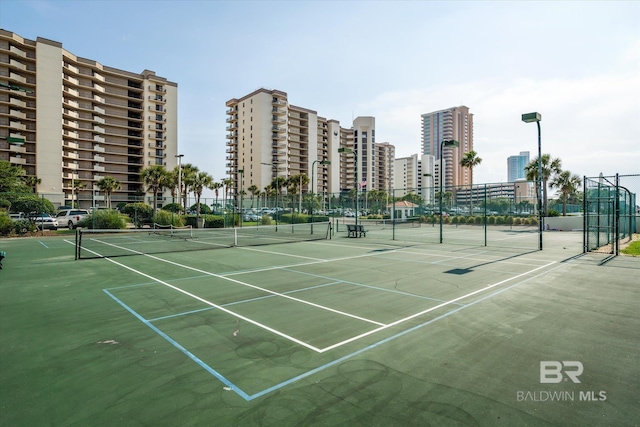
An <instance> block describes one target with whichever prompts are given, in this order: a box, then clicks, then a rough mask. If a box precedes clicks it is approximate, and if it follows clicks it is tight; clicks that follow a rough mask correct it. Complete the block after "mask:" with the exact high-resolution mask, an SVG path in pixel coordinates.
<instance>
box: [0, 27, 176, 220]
mask: <svg viewBox="0 0 640 427" xmlns="http://www.w3.org/2000/svg"><path fill="white" fill-rule="evenodd" d="M0 83H3V84H4V85H13V86H19V87H21V88H24V89H26V90H28V91H32V92H29V93H28V92H25V91H22V90H8V89H7V88H5V87H2V88H0V159H1V160H8V161H9V162H11V163H12V164H14V165H20V166H22V167H23V168H24V169H25V171H26V174H27V175H33V176H37V177H38V178H39V179H40V180H41V183H40V184H39V185H38V186H37V191H38V193H39V194H42V195H45V196H46V197H47V198H48V199H50V200H51V201H52V202H53V203H54V204H56V205H62V204H71V203H72V197H73V200H74V201H76V202H77V203H78V204H79V205H80V207H83V208H86V207H90V206H95V205H98V206H103V205H104V201H103V200H104V196H103V195H100V192H99V189H98V188H97V186H96V182H97V181H98V180H100V179H102V178H103V177H106V176H111V177H113V178H114V179H116V180H118V181H119V182H120V185H121V188H120V189H119V190H117V191H115V192H114V193H113V194H112V196H111V200H112V203H114V204H115V203H118V202H121V201H122V202H129V201H133V200H139V199H140V196H142V195H147V196H150V194H147V193H146V188H145V186H144V183H143V182H142V180H141V177H140V172H141V171H142V170H143V169H144V168H145V167H148V166H151V165H162V166H165V167H166V168H167V169H171V168H173V167H174V166H175V165H176V164H177V161H176V157H175V155H176V153H177V117H178V114H177V95H178V90H177V84H176V83H171V82H168V81H167V79H165V78H162V77H159V76H156V75H155V73H154V72H153V71H148V70H145V71H143V72H142V73H140V74H137V73H132V72H129V71H124V70H119V69H116V68H111V67H107V66H104V65H102V64H100V63H98V62H96V61H94V60H90V59H85V58H80V57H77V56H75V55H74V54H72V53H70V52H68V51H66V50H65V49H64V48H63V47H62V44H61V43H58V42H55V41H51V40H47V39H44V38H41V37H38V38H37V39H36V40H35V41H34V40H28V39H24V38H22V37H20V36H19V35H17V34H14V33H12V32H9V31H5V30H0ZM6 137H13V138H19V139H24V140H25V143H24V144H20V145H16V144H9V143H8V142H7V141H6ZM74 183H76V184H75V185H74ZM78 183H80V185H78ZM147 200H150V197H149V198H147Z"/></svg>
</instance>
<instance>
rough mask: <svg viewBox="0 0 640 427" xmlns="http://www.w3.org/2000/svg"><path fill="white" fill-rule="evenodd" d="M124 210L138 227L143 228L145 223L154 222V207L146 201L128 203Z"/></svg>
mask: <svg viewBox="0 0 640 427" xmlns="http://www.w3.org/2000/svg"><path fill="white" fill-rule="evenodd" d="M123 212H124V213H125V214H127V215H129V219H130V220H131V222H132V223H133V225H134V226H135V227H136V228H142V226H143V225H145V224H151V223H152V222H153V208H152V207H151V206H149V205H147V204H146V203H140V202H137V203H128V204H126V205H125V206H124V208H123Z"/></svg>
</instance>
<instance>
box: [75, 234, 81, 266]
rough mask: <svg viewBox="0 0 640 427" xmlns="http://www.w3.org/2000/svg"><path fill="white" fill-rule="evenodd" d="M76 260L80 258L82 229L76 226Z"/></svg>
mask: <svg viewBox="0 0 640 427" xmlns="http://www.w3.org/2000/svg"><path fill="white" fill-rule="evenodd" d="M75 252H76V253H75V255H76V261H77V260H78V259H79V258H80V229H79V228H76V251H75Z"/></svg>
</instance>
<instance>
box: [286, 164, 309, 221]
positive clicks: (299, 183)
mask: <svg viewBox="0 0 640 427" xmlns="http://www.w3.org/2000/svg"><path fill="white" fill-rule="evenodd" d="M308 185H309V177H308V176H307V175H305V174H303V173H300V174H296V175H291V176H290V177H289V178H288V179H287V180H286V186H287V191H288V192H290V193H291V194H292V195H293V194H299V195H300V197H299V200H298V212H301V211H302V189H303V188H305V187H307V186H308ZM298 191H299V192H300V193H298Z"/></svg>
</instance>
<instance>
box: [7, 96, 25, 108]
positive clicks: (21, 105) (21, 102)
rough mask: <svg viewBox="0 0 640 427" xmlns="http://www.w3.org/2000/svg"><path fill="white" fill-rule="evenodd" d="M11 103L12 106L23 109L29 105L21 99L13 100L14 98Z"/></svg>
mask: <svg viewBox="0 0 640 427" xmlns="http://www.w3.org/2000/svg"><path fill="white" fill-rule="evenodd" d="M9 103H10V104H11V105H15V106H17V107H22V108H25V107H26V106H27V103H26V102H24V101H22V100H20V99H18V98H13V97H12V98H11V100H10V101H9Z"/></svg>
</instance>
